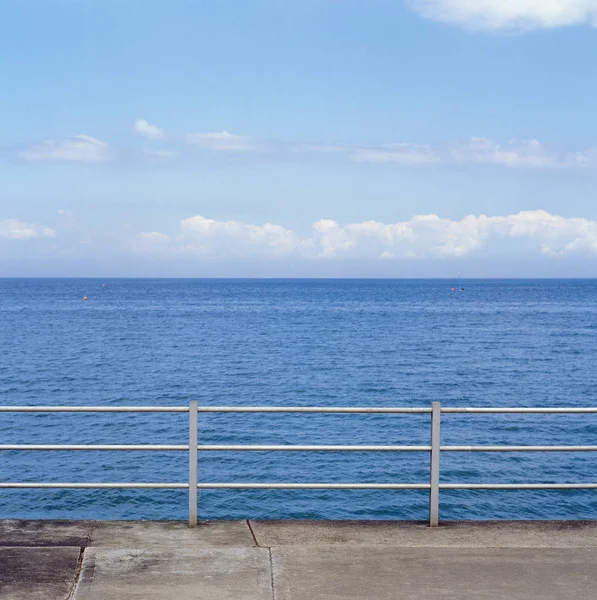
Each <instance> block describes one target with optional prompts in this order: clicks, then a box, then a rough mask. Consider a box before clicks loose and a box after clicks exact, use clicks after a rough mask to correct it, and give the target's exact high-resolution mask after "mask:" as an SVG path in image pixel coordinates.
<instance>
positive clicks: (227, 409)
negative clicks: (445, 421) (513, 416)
mask: <svg viewBox="0 0 597 600" xmlns="http://www.w3.org/2000/svg"><path fill="white" fill-rule="evenodd" d="M197 412H204V413H209V412H215V413H235V412H241V413H353V414H355V413H356V414H429V413H430V412H431V409H430V408H377V407H372V408H369V407H341V406H335V407H334V406H199V407H198V408H197Z"/></svg>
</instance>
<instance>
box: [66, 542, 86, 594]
mask: <svg viewBox="0 0 597 600" xmlns="http://www.w3.org/2000/svg"><path fill="white" fill-rule="evenodd" d="M84 555H85V546H81V548H80V549H79V560H78V561H77V566H76V568H75V576H74V578H73V585H72V587H71V588H70V592H69V593H68V596H67V597H66V600H73V598H74V597H75V594H76V592H77V588H78V587H79V580H80V578H81V571H82V570H83V557H84Z"/></svg>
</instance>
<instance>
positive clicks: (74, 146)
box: [17, 135, 113, 163]
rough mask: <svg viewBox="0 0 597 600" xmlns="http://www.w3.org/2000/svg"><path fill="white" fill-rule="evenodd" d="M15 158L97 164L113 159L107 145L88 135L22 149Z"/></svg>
mask: <svg viewBox="0 0 597 600" xmlns="http://www.w3.org/2000/svg"><path fill="white" fill-rule="evenodd" d="M17 157H18V158H19V159H21V160H25V161H29V162H83V163H98V162H105V161H108V160H111V159H112V158H113V153H112V149H111V147H110V145H109V144H107V143H106V142H102V141H101V140H98V139H97V138H94V137H91V136H89V135H76V136H74V137H68V138H63V139H61V140H48V141H45V142H39V143H37V144H30V145H28V146H25V147H24V148H22V149H21V150H20V151H19V152H18V153H17Z"/></svg>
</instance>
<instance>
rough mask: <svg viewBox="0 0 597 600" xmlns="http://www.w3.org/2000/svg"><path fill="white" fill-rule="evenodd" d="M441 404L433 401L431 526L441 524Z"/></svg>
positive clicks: (430, 481)
mask: <svg viewBox="0 0 597 600" xmlns="http://www.w3.org/2000/svg"><path fill="white" fill-rule="evenodd" d="M440 422H441V405H440V403H439V402H432V403H431V452H430V454H429V483H430V488H429V527H437V526H438V525H439V455H440Z"/></svg>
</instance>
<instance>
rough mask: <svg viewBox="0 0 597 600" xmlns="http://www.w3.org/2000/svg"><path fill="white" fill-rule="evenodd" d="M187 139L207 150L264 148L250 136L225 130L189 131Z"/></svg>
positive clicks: (257, 149) (248, 150)
mask: <svg viewBox="0 0 597 600" xmlns="http://www.w3.org/2000/svg"><path fill="white" fill-rule="evenodd" d="M187 141H188V142H189V143H190V144H195V145H196V146H201V147H202V148H205V149H207V150H215V151H221V152H255V151H260V150H263V149H264V147H263V145H262V144H260V143H259V142H257V141H256V140H254V139H253V138H251V137H247V136H244V135H235V134H233V133H228V132H227V131H215V132H211V133H189V134H188V135H187Z"/></svg>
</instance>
